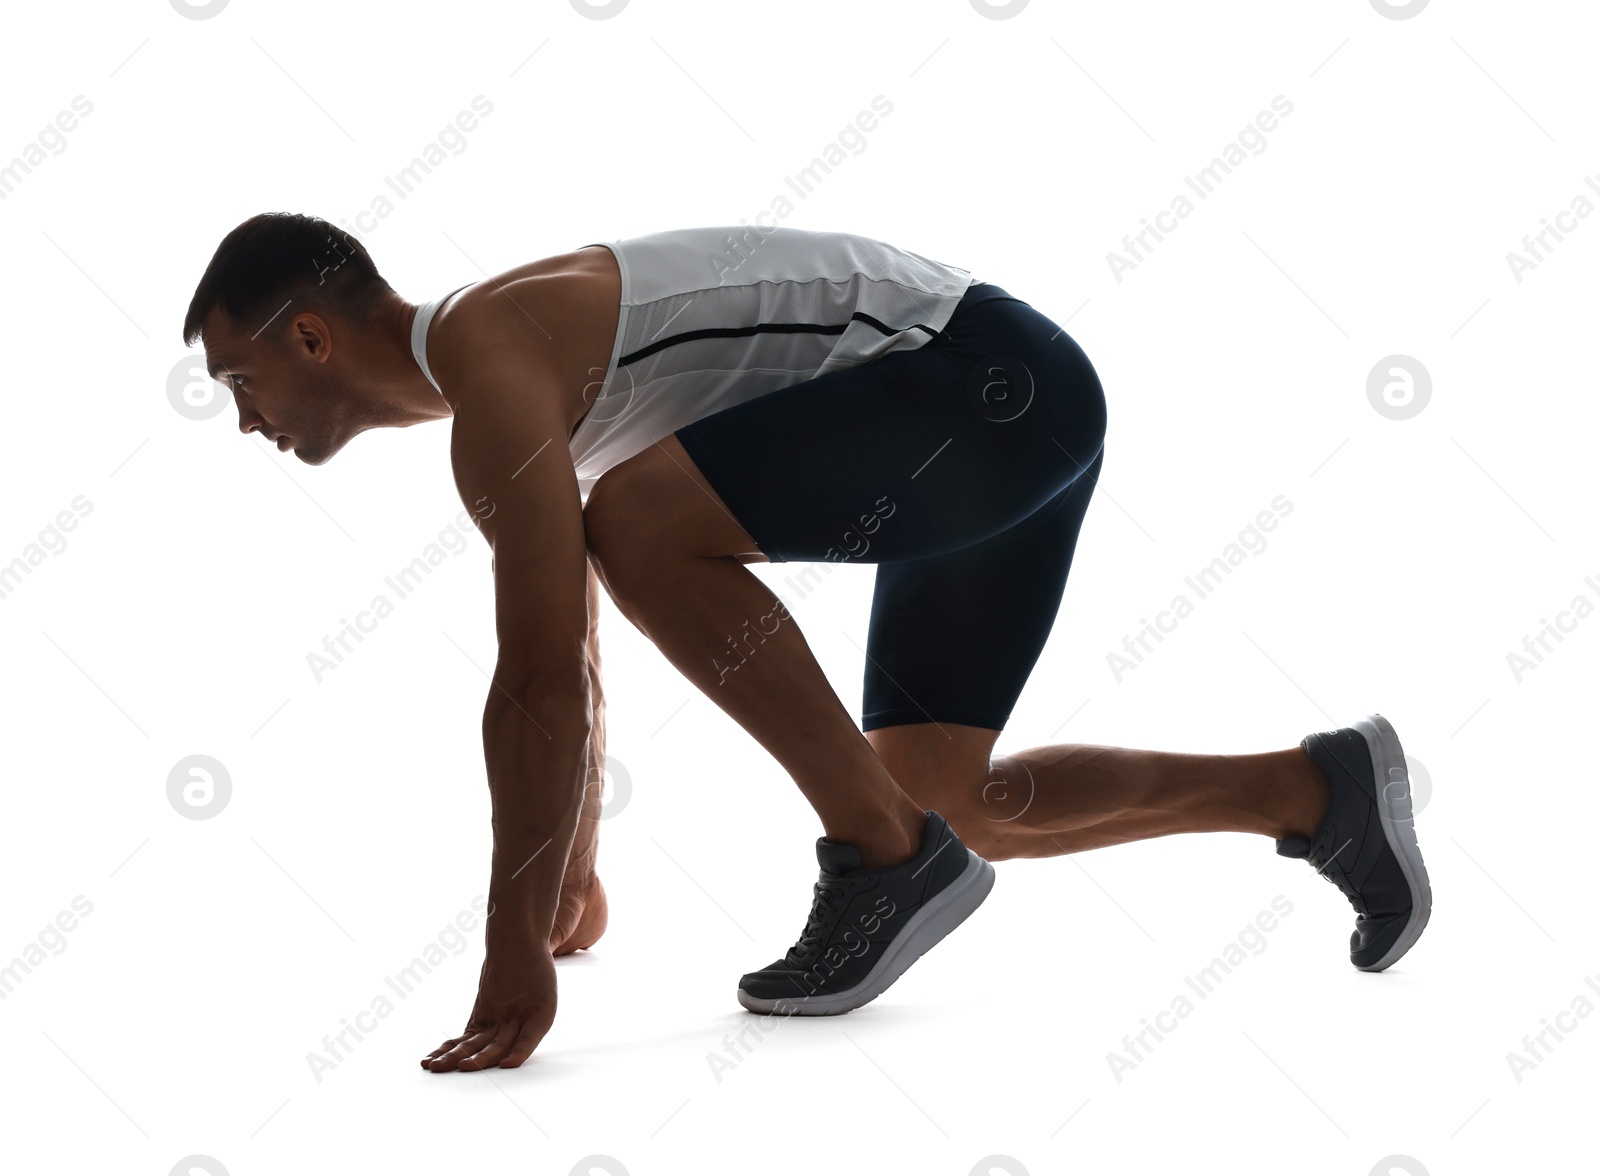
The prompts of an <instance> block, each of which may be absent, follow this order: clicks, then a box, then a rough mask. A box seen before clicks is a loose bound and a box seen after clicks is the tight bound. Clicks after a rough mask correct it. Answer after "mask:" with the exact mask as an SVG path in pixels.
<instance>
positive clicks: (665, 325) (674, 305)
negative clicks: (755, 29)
mask: <svg viewBox="0 0 1600 1176" xmlns="http://www.w3.org/2000/svg"><path fill="white" fill-rule="evenodd" d="M590 244H594V245H604V246H606V247H607V248H608V249H610V250H611V252H612V253H613V254H615V255H616V258H617V265H618V267H619V269H620V270H621V272H622V300H621V304H620V306H619V307H618V311H617V332H616V339H615V341H614V342H613V344H612V348H611V358H610V362H609V364H608V365H607V367H606V369H605V371H604V372H601V371H600V370H599V369H595V370H594V371H593V372H592V373H591V382H590V384H589V385H588V386H587V387H586V388H585V390H584V398H585V400H588V401H589V402H590V403H591V407H590V409H589V411H588V413H587V415H585V416H584V418H583V420H582V421H581V422H580V423H579V425H578V428H577V431H576V432H575V433H574V434H573V436H572V439H571V441H570V442H568V449H569V450H570V451H571V454H572V464H573V468H574V469H575V470H576V472H577V475H578V490H579V494H580V495H581V497H582V498H583V499H584V501H588V498H589V491H590V489H591V488H592V487H593V486H594V484H595V482H597V481H598V480H599V478H600V475H601V474H603V473H605V472H606V471H607V470H608V469H610V468H611V467H612V466H614V465H617V464H618V463H619V462H623V461H626V460H627V459H628V458H630V457H632V456H633V455H634V454H636V453H638V452H640V451H641V450H643V449H645V448H646V447H647V446H650V445H653V444H654V443H655V442H657V441H659V440H660V439H661V438H662V437H665V436H666V435H667V434H669V433H671V432H673V431H674V430H676V429H679V428H682V427H683V426H684V425H687V424H689V423H690V422H691V421H696V420H699V419H700V418H701V417H704V416H708V415H710V414H711V413H714V412H718V411H720V410H722V409H724V408H728V407H730V406H731V405H735V404H740V403H743V402H744V401H746V400H752V399H754V398H755V397H757V396H762V395H765V394H766V393H768V392H774V391H776V390H777V389H779V388H784V387H787V386H788V385H790V384H797V383H799V382H801V381H802V380H809V379H813V378H815V377H817V376H822V375H826V374H828V373H829V372H833V371H838V370H841V369H843V368H849V367H854V366H856V365H858V364H863V363H871V362H873V361H875V360H878V359H881V358H883V357H884V356H885V355H888V354H889V353H890V352H894V351H904V350H908V349H910V348H915V347H921V346H922V345H923V344H924V343H926V342H927V341H928V340H930V339H932V338H933V337H934V336H936V335H937V334H938V333H939V332H940V331H942V330H943V329H944V326H945V324H946V323H947V322H949V320H950V315H951V313H952V312H953V311H954V310H955V307H956V303H957V302H959V301H960V300H961V296H962V294H964V293H965V292H966V289H967V287H968V286H969V285H972V284H974V283H975V282H977V281H979V279H976V278H974V277H973V276H972V274H971V273H969V272H968V271H967V270H964V269H961V268H959V267H957V266H952V265H945V264H944V263H942V262H937V261H931V260H929V259H928V258H926V257H922V256H920V255H918V254H915V253H910V252H908V251H906V250H904V249H897V248H896V247H894V246H893V245H888V244H885V243H884V242H882V241H876V240H873V239H872V238H870V237H862V236H857V235H855V234H851V233H835V232H819V231H814V230H810V229H798V228H788V227H785V226H776V227H774V228H770V229H762V228H760V227H759V226H755V225H739V226H731V227H730V226H720V227H707V228H692V229H671V230H668V231H665V232H660V233H650V234H647V235H645V236H641V237H630V238H626V239H623V240H618V241H594V242H590ZM464 289H466V287H465V286H462V287H459V288H458V289H457V290H452V291H451V292H450V293H449V294H446V295H445V296H444V297H443V298H437V299H435V300H433V301H432V302H427V303H424V304H423V305H422V306H420V307H419V308H418V309H417V315H416V318H415V320H414V321H413V322H412V327H411V350H412V352H413V354H414V355H415V356H416V359H417V364H418V366H419V367H421V369H422V372H423V374H424V375H426V376H427V377H428V380H429V382H430V383H432V384H433V386H434V387H435V388H437V387H438V386H439V385H438V381H436V380H434V378H433V373H432V372H431V371H430V370H429V368H428V359H427V346H426V344H427V335H428V324H429V323H430V322H432V320H433V316H434V314H435V313H436V312H437V311H438V309H439V307H441V306H443V305H444V303H445V302H446V301H448V300H449V299H450V298H451V297H452V296H453V295H454V294H456V293H459V291H460V290H464Z"/></svg>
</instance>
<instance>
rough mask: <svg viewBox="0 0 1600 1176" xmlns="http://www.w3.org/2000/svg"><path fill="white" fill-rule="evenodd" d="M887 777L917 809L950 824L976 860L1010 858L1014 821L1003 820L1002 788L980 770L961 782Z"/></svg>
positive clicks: (1005, 809)
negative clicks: (928, 811) (928, 810)
mask: <svg viewBox="0 0 1600 1176" xmlns="http://www.w3.org/2000/svg"><path fill="white" fill-rule="evenodd" d="M890 774H891V775H893V776H894V777H895V779H896V780H898V781H900V785H901V787H902V788H904V789H905V791H906V793H907V794H908V795H909V796H910V797H911V799H912V800H914V801H915V802H916V803H917V804H918V805H919V806H921V807H922V808H924V809H932V810H933V811H934V812H936V813H938V814H939V815H940V816H941V817H943V818H944V819H945V821H946V822H948V823H949V825H950V828H951V829H952V830H954V832H955V835H956V836H957V837H959V838H961V843H962V844H963V845H965V846H966V847H967V848H968V849H970V850H972V851H973V852H974V853H976V854H977V855H978V856H979V857H983V858H987V859H989V860H990V861H1000V860H1002V859H1004V858H1008V857H1012V856H1014V854H1013V840H1014V839H1013V838H1012V837H1011V836H1010V834H1011V832H1012V829H1013V826H1014V824H1015V822H1014V821H1010V820H1006V819H1005V818H1006V817H1007V816H1008V815H1009V808H1010V807H1015V806H1008V805H1006V804H1005V803H1004V801H1005V795H1004V787H1005V786H1004V784H1003V782H1001V781H998V780H991V779H988V778H987V777H986V776H985V773H984V772H983V770H982V769H981V768H980V769H978V770H977V771H974V772H972V773H970V774H969V775H966V776H964V777H963V778H962V779H959V780H958V779H952V778H948V777H947V778H944V779H939V778H935V777H931V776H929V775H928V774H926V773H916V772H907V773H905V774H900V773H896V772H895V771H894V770H893V768H891V769H890Z"/></svg>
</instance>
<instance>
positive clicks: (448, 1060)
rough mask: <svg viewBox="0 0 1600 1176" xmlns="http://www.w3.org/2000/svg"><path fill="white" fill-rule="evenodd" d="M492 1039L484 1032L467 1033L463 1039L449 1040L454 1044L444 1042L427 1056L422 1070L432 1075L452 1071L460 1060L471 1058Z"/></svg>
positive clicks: (491, 1036)
mask: <svg viewBox="0 0 1600 1176" xmlns="http://www.w3.org/2000/svg"><path fill="white" fill-rule="evenodd" d="M492 1038H493V1035H492V1034H491V1033H489V1032H488V1031H486V1030H480V1031H478V1032H476V1033H469V1034H467V1035H466V1036H464V1037H456V1038H452V1039H451V1040H452V1041H454V1042H455V1044H454V1045H452V1044H451V1041H446V1042H445V1043H444V1044H443V1045H441V1046H440V1047H439V1048H438V1049H436V1050H434V1051H433V1052H432V1053H431V1054H429V1055H428V1057H427V1058H426V1059H425V1060H424V1061H423V1063H422V1068H423V1069H425V1070H432V1071H434V1073H439V1072H440V1071H443V1070H454V1069H455V1068H456V1067H457V1066H458V1065H459V1064H460V1062H461V1059H462V1058H467V1057H471V1056H472V1055H473V1054H475V1053H477V1052H478V1050H480V1049H482V1048H483V1046H484V1045H485V1044H486V1043H487V1042H489V1041H490V1040H492Z"/></svg>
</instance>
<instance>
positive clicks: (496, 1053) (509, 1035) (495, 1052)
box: [460, 1021, 522, 1070]
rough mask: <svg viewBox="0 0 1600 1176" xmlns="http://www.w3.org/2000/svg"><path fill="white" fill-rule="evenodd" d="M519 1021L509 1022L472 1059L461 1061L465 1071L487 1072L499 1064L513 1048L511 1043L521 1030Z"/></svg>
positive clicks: (467, 1058) (466, 1058)
mask: <svg viewBox="0 0 1600 1176" xmlns="http://www.w3.org/2000/svg"><path fill="white" fill-rule="evenodd" d="M521 1027H522V1026H521V1023H520V1022H519V1021H508V1022H506V1023H505V1024H503V1025H501V1026H500V1027H499V1031H498V1032H496V1033H495V1035H494V1039H493V1040H492V1041H490V1042H489V1044H487V1045H485V1046H483V1047H482V1048H481V1049H479V1050H478V1051H477V1052H475V1053H473V1054H472V1055H471V1056H470V1057H465V1058H462V1059H461V1067H460V1068H461V1069H463V1070H486V1069H488V1068H489V1067H490V1066H492V1065H494V1064H495V1063H497V1062H498V1061H499V1060H500V1059H501V1058H503V1057H504V1056H505V1055H506V1051H507V1050H509V1049H510V1048H511V1043H512V1042H513V1041H515V1040H516V1038H517V1031H518V1030H519V1029H520V1028H521Z"/></svg>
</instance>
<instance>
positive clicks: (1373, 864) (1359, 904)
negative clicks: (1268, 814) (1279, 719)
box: [1277, 715, 1433, 972]
mask: <svg viewBox="0 0 1600 1176" xmlns="http://www.w3.org/2000/svg"><path fill="white" fill-rule="evenodd" d="M1300 746H1301V747H1303V748H1305V750H1306V754H1307V755H1309V756H1310V757H1311V762H1312V763H1314V764H1316V765H1317V767H1319V768H1321V769H1322V770H1323V772H1325V773H1326V774H1327V777H1328V785H1329V790H1330V792H1331V799H1330V800H1329V802H1328V811H1327V813H1326V814H1325V815H1324V816H1323V818H1322V822H1321V823H1320V824H1319V825H1318V826H1317V829H1316V832H1315V833H1314V834H1312V837H1311V840H1310V841H1306V840H1305V839H1304V838H1300V837H1286V838H1284V839H1283V840H1281V841H1279V842H1278V843H1277V844H1278V852H1279V853H1280V854H1282V855H1283V856H1284V857H1293V858H1305V859H1306V860H1308V861H1309V862H1310V863H1311V864H1312V865H1313V866H1314V867H1316V870H1317V872H1318V873H1319V874H1322V875H1323V876H1324V877H1325V878H1327V879H1328V880H1329V881H1330V882H1332V883H1333V884H1334V885H1336V886H1338V888H1339V889H1340V890H1342V891H1344V894H1345V897H1346V898H1348V899H1349V900H1350V905H1351V906H1353V907H1355V909H1356V929H1355V931H1354V932H1352V933H1351V936H1350V962H1351V963H1352V964H1354V965H1355V966H1356V967H1358V968H1360V969H1361V970H1362V971H1363V972H1381V971H1383V970H1384V969H1385V968H1387V967H1388V966H1389V965H1390V964H1392V963H1394V962H1395V961H1396V960H1397V959H1399V958H1400V957H1401V956H1403V955H1405V954H1406V952H1407V951H1409V950H1410V948H1411V945H1412V944H1413V943H1415V942H1416V941H1417V939H1418V938H1419V937H1420V936H1421V935H1422V929H1423V928H1424V927H1426V926H1427V925H1428V913H1429V911H1430V910H1431V909H1432V906H1433V893H1432V891H1431V889H1430V888H1429V886H1428V871H1427V869H1426V868H1424V866H1423V864H1422V851H1421V850H1420V849H1418V848H1417V829H1416V822H1415V820H1414V819H1413V817H1412V813H1411V781H1410V780H1409V778H1407V776H1406V757H1405V753H1404V752H1402V751H1401V750H1400V737H1399V736H1398V735H1396V734H1395V733H1394V728H1393V727H1391V726H1390V725H1389V720H1387V719H1385V718H1384V717H1383V716H1382V715H1368V716H1367V717H1366V718H1364V719H1361V720H1359V721H1358V722H1357V723H1356V724H1355V725H1354V726H1352V727H1341V728H1339V729H1338V730H1337V731H1318V732H1316V733H1314V734H1311V735H1307V736H1306V737H1305V738H1304V739H1302V740H1301V741H1300Z"/></svg>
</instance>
